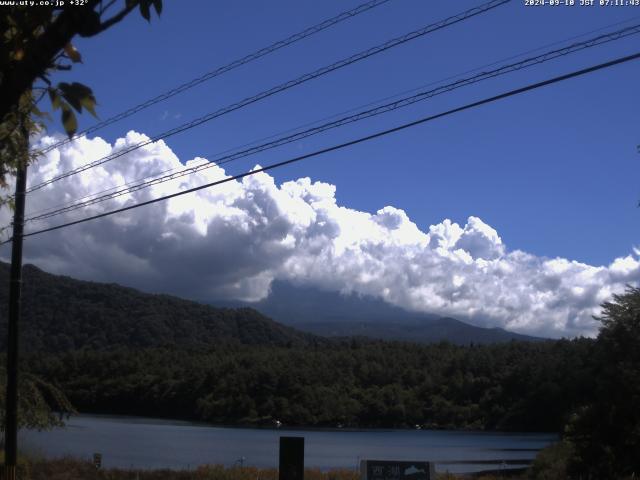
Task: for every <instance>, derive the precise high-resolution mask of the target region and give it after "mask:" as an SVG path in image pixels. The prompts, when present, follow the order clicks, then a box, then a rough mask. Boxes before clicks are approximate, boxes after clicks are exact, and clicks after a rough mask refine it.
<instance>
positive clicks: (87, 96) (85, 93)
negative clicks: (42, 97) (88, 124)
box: [58, 82, 96, 116]
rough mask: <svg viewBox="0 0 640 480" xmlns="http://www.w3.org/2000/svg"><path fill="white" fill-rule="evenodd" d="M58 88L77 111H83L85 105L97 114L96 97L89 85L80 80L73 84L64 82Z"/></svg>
mask: <svg viewBox="0 0 640 480" xmlns="http://www.w3.org/2000/svg"><path fill="white" fill-rule="evenodd" d="M58 89H60V91H61V92H62V96H63V97H64V99H65V100H66V101H67V102H69V104H70V105H71V106H72V107H73V108H74V109H75V110H76V111H78V112H80V113H82V107H83V106H84V107H85V108H86V109H87V110H89V112H91V114H92V115H94V116H95V111H94V106H95V104H96V98H95V97H94V96H93V91H92V90H91V89H90V88H89V87H87V86H86V85H83V84H82V83H78V82H73V83H71V84H68V83H66V82H62V83H60V84H59V85H58Z"/></svg>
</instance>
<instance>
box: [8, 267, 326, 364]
mask: <svg viewBox="0 0 640 480" xmlns="http://www.w3.org/2000/svg"><path fill="white" fill-rule="evenodd" d="M23 278H24V288H23V293H22V321H21V327H20V336H21V344H22V346H23V348H24V349H26V350H27V351H42V352H60V351H67V350H77V349H89V350H104V349H110V348H119V347H132V348H141V347H142V348H146V347H158V346H180V347H199V346H207V345H214V344H229V343H231V344H233V343H236V344H244V345H263V346H292V345H296V346H305V345H310V344H316V343H318V342H324V341H326V340H324V339H322V338H319V337H314V336H313V335H311V334H307V333H303V332H299V331H297V330H295V329H293V328H290V327H286V326H284V325H281V324H279V323H277V322H274V321H273V320H271V319H269V318H267V317H265V316H264V315H262V314H261V313H260V312H258V311H256V310H254V309H251V308H240V309H231V308H215V307H212V306H209V305H203V304H199V303H196V302H192V301H188V300H183V299H180V298H177V297H172V296H169V295H154V294H148V293H143V292H140V291H138V290H135V289H133V288H127V287H123V286H120V285H116V284H104V283H96V282H87V281H82V280H76V279H73V278H70V277H66V276H60V275H52V274H49V273H46V272H44V271H42V270H40V269H39V268H37V267H35V266H33V265H25V266H24V268H23ZM8 294H9V265H7V264H6V263H3V262H0V309H1V310H0V312H2V313H1V314H0V322H1V323H2V324H5V323H6V312H7V302H8ZM5 336H6V328H0V341H1V342H2V348H4V346H5V338H6V337H5Z"/></svg>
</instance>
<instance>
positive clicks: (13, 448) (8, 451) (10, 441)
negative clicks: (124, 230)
mask: <svg viewBox="0 0 640 480" xmlns="http://www.w3.org/2000/svg"><path fill="white" fill-rule="evenodd" d="M22 132H23V135H24V136H25V143H26V148H27V150H28V148H29V144H28V138H29V137H28V133H27V131H26V129H24V127H23V129H22ZM25 156H26V155H25ZM26 186H27V165H26V162H25V163H24V164H22V162H21V164H20V165H18V172H17V174H16V195H15V202H16V203H15V211H14V214H13V244H12V247H11V279H10V282H9V325H8V332H7V401H6V411H5V425H4V465H5V480H15V478H16V463H17V460H18V323H19V319H20V293H21V289H22V234H23V232H24V228H23V227H24V203H25V190H26Z"/></svg>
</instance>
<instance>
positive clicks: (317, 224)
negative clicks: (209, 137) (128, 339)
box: [0, 132, 640, 337]
mask: <svg viewBox="0 0 640 480" xmlns="http://www.w3.org/2000/svg"><path fill="white" fill-rule="evenodd" d="M146 139H147V137H146V136H144V135H142V134H139V133H135V132H129V133H128V134H127V136H126V137H125V138H122V139H119V140H117V141H116V143H115V144H114V145H110V144H109V143H107V142H105V141H104V140H102V139H100V138H94V139H86V138H83V139H79V140H77V141H75V142H73V143H71V144H68V145H65V146H63V147H61V148H60V149H58V150H54V151H52V152H50V153H49V154H47V156H46V158H43V159H41V160H40V161H39V162H38V163H37V165H35V166H34V167H32V168H31V170H30V173H29V177H30V178H29V183H30V184H31V185H35V184H37V183H40V182H41V181H43V180H46V179H48V178H50V177H51V176H53V175H55V174H57V173H61V172H65V171H68V170H70V169H73V168H75V167H78V166H80V165H83V164H85V163H87V162H89V161H92V160H96V159H98V158H101V157H103V156H105V155H107V154H109V153H111V152H113V151H115V150H119V149H122V148H124V147H126V146H127V145H132V144H135V143H138V142H140V141H141V140H146ZM40 141H41V142H42V143H43V144H47V143H49V144H50V143H52V142H54V141H55V139H53V138H49V137H45V138H43V139H41V140H40ZM202 161H203V159H193V160H191V161H188V162H186V165H187V166H192V165H197V164H200V163H201V162H202ZM183 167H184V166H183V165H182V164H181V162H180V160H179V159H178V158H177V157H176V156H175V155H174V154H173V152H172V151H171V149H170V148H169V147H168V146H167V145H166V144H165V143H164V142H162V141H160V142H156V143H153V144H151V145H148V146H146V147H143V148H141V149H139V150H136V151H134V152H131V153H129V154H127V155H125V156H123V157H122V158H119V159H117V160H114V161H111V162H108V163H105V164H103V165H101V166H99V167H96V168H92V169H89V170H87V171H85V172H82V173H80V174H78V175H74V176H73V177H71V178H69V179H65V180H62V181H59V182H55V183H53V184H51V185H48V186H47V187H45V188H43V189H41V190H39V191H37V192H34V193H33V194H30V195H29V197H28V207H27V212H28V213H27V216H29V215H30V213H36V212H38V211H40V210H43V209H47V208H51V207H54V206H56V205H59V204H64V203H66V202H69V201H72V200H74V199H77V198H81V197H84V196H86V195H89V194H91V193H93V192H96V191H100V190H103V189H107V188H110V187H113V186H114V185H118V184H122V183H124V182H127V181H130V180H132V179H138V178H142V177H148V176H151V175H156V174H158V173H159V172H162V171H165V170H168V169H172V168H183ZM223 178H227V176H226V173H225V171H224V170H223V169H222V168H221V167H218V166H213V167H212V168H209V169H206V170H202V171H199V172H198V173H195V174H193V175H189V176H185V177H182V178H179V179H176V180H172V181H170V182H167V183H162V184H158V185H154V186H152V187H150V188H148V189H143V190H139V191H136V192H132V193H129V194H127V195H124V196H121V197H119V198H117V199H114V200H109V201H108V202H103V203H98V204H95V205H92V206H90V207H88V208H86V209H85V210H83V211H80V212H71V213H66V214H63V215H61V216H57V217H53V218H50V219H47V220H44V221H38V222H33V223H29V224H28V227H27V231H29V230H35V229H40V228H45V227H48V226H53V225H56V224H59V223H63V222H65V221H69V220H74V219H77V218H81V217H82V216H84V215H87V214H95V213H101V212H104V211H107V210H111V209H113V208H117V207H121V206H126V205H131V204H135V203H138V202H141V201H145V200H149V199H152V198H155V197H158V196H161V195H164V194H167V193H172V192H174V191H176V190H179V189H186V188H190V187H194V186H197V185H201V184H203V183H207V182H211V181H214V180H220V179H223ZM335 193H336V187H335V186H333V185H329V184H327V183H323V182H314V181H312V180H311V179H309V178H300V179H297V180H295V181H289V182H285V183H283V184H281V185H277V184H276V183H275V182H274V179H273V178H272V177H271V176H269V175H268V174H266V173H258V174H256V175H252V176H248V177H245V178H244V179H242V180H241V181H229V182H227V183H225V184H222V185H220V186H217V187H214V188H209V189H204V190H200V191H198V192H195V193H192V194H188V195H185V196H181V197H176V198H173V199H170V200H168V201H166V202H161V203H156V204H153V205H150V206H147V207H143V208H139V209H134V210H129V211H127V212H124V213H121V214H118V215H114V216H110V217H107V218H103V219H100V220H95V221H91V222H87V223H83V224H80V225H76V226H73V227H69V228H64V229H60V230H57V231H53V232H50V233H45V234H42V235H37V236H33V237H29V238H28V239H26V243H25V260H26V261H29V262H33V263H35V264H36V265H38V266H40V267H41V268H43V269H45V270H48V271H51V272H54V273H61V274H67V275H72V276H75V277H78V278H84V279H91V280H96V281H111V282H118V283H122V284H125V285H130V286H134V287H138V288H141V289H144V290H147V291H157V292H167V293H173V294H176V295H181V296H185V297H189V298H195V299H199V300H206V299H222V298H235V299H243V300H249V301H253V300H259V299H261V298H264V297H265V296H267V295H268V294H269V288H270V285H271V283H272V282H273V281H274V280H276V279H279V280H287V281H291V282H294V283H304V284H309V285H315V286H318V287H322V288H325V289H332V290H336V291H343V292H355V293H359V294H367V295H373V296H377V297H380V298H382V299H384V300H385V301H387V302H389V303H391V304H394V305H397V306H400V307H404V308H406V309H410V310H416V311H425V312H430V313H437V314H441V315H448V316H454V317H459V318H461V319H466V320H470V321H472V322H473V323H475V324H478V325H483V326H491V327H493V326H499V327H503V328H507V329H512V330H514V331H518V332H522V333H530V334H537V335H545V336H554V337H559V336H575V335H583V334H584V335H593V334H594V333H596V331H597V327H598V324H597V322H596V321H594V320H593V318H592V316H593V315H594V314H597V313H598V312H599V305H600V304H601V303H602V302H603V301H606V300H609V299H610V298H611V295H612V294H613V293H616V292H621V291H623V290H624V288H625V285H626V284H637V283H638V281H639V280H640V261H639V259H638V252H637V251H634V252H633V253H631V254H629V255H628V256H627V257H624V258H617V259H615V260H614V261H613V262H612V263H611V264H610V265H608V266H592V265H587V264H584V263H580V262H576V261H571V260H569V259H564V258H555V259H551V258H542V257H537V256H534V255H531V254H528V253H526V252H522V251H519V250H509V249H508V248H507V247H506V246H505V245H504V244H503V243H502V240H501V238H500V236H499V234H498V232H496V230H495V229H493V228H492V227H491V226H489V225H487V224H486V223H484V222H483V221H482V220H481V219H480V218H477V217H474V216H470V217H469V218H468V220H467V222H466V224H465V225H458V224H457V223H454V222H451V221H450V220H448V219H443V220H442V222H441V223H439V224H437V225H431V226H430V227H429V228H428V229H424V230H421V229H420V228H419V227H418V226H417V225H416V224H415V223H413V222H412V221H411V219H410V218H409V217H408V216H407V214H406V213H405V212H404V211H403V210H400V209H398V208H395V207H392V206H387V207H385V208H383V209H381V210H378V211H377V212H375V213H371V212H362V211H357V210H353V209H350V208H348V207H346V206H342V205H338V203H337V202H336V197H335ZM9 217H10V215H9V212H8V211H2V212H0V221H1V222H2V223H3V224H7V223H9V221H10V218H9ZM0 255H2V256H3V257H4V258H5V259H7V258H8V255H9V250H8V248H7V247H4V250H2V251H0Z"/></svg>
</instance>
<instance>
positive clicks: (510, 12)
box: [61, 0, 640, 264]
mask: <svg viewBox="0 0 640 480" xmlns="http://www.w3.org/2000/svg"><path fill="white" fill-rule="evenodd" d="M359 3H360V2H357V1H355V2H354V1H349V2H347V1H335V0H334V1H323V2H317V1H316V2H312V1H308V0H305V1H277V2H268V3H267V2H261V1H253V2H252V1H242V2H208V1H193V0H190V1H189V2H171V1H165V9H164V12H163V14H162V17H161V18H160V19H159V20H158V19H156V18H154V19H153V21H152V22H151V24H147V23H146V22H145V21H144V20H143V19H141V18H140V17H139V15H137V14H135V15H132V16H131V18H129V19H127V20H126V21H124V22H123V23H122V24H120V25H118V26H117V27H115V28H114V29H112V30H111V31H109V32H107V33H105V34H104V35H103V36H101V37H98V38H94V39H90V40H86V41H78V42H77V44H78V48H80V50H81V52H82V54H83V57H84V59H85V63H84V65H81V66H77V67H76V68H74V71H73V72H72V73H71V74H69V75H68V78H73V79H76V80H79V81H82V82H85V83H87V84H88V85H90V86H92V87H93V89H94V91H95V93H96V96H97V97H98V101H99V103H100V107H99V113H100V116H101V117H102V118H106V117H108V116H110V115H112V114H114V113H118V112H119V111H121V110H123V109H125V108H127V107H129V106H131V105H132V104H135V103H136V102H138V101H140V100H144V99H146V98H148V97H150V96H153V95H155V94H157V93H161V92H163V91H165V90H167V89H169V88H171V87H173V86H175V85H177V84H179V83H182V82H184V81H186V80H189V79H191V78H194V77H196V76H198V75H200V74H202V73H204V72H206V71H209V70H211V69H213V68H215V67H217V66H219V65H222V64H225V63H228V62H229V61H232V60H234V59H236V58H238V57H241V56H243V55H245V54H247V53H250V52H252V51H254V50H256V49H258V48H260V47H262V46H265V45H267V44H269V43H271V42H272V41H275V40H278V39H280V38H283V37H286V36H288V35H289V34H291V33H295V32H297V31H299V30H301V29H303V28H305V27H306V26H309V25H312V24H314V23H317V22H318V21H320V20H322V19H324V18H327V17H330V16H332V15H334V14H336V13H339V12H341V11H343V10H345V9H347V8H350V7H352V6H355V5H358V4H359ZM479 3H480V2H473V1H457V2H450V1H428V2H426V1H416V0H392V1H391V2H389V4H386V5H383V6H381V7H378V8H376V9H374V10H372V11H370V12H367V13H365V14H362V15H360V16H359V17H357V18H355V19H353V20H350V21H347V22H344V23H342V24H340V25H338V26H337V27H333V28H331V29H329V30H327V31H325V32H323V33H321V34H319V35H316V36H314V37H312V38H310V39H307V40H304V41H302V42H300V43H298V44H297V45H295V46H293V47H288V48H285V49H283V50H281V51H280V52H277V53H275V54H272V55H270V56H268V57H266V58H264V59H261V60H259V61H257V62H254V63H252V64H249V65H246V66H244V67H241V68H240V69H238V70H236V71H235V72H232V73H231V74H227V75H224V76H222V77H219V78H217V79H214V80H212V81H209V82H206V83H205V84H203V85H201V86H199V87H197V88H195V89H193V90H192V91H190V92H188V93H186V94H182V95H179V96H177V97H174V98H173V99H172V100H171V101H169V102H165V103H162V104H160V105H158V106H157V107H154V108H153V109H150V110H148V111H145V112H144V113H142V114H138V115H136V116H134V117H131V118H130V119H128V120H127V121H125V122H121V123H118V124H116V125H115V126H113V127H112V128H108V129H105V130H104V131H103V133H102V134H101V136H103V137H105V138H107V139H115V138H117V137H118V136H120V135H122V134H123V133H124V132H126V131H127V130H128V129H136V130H138V131H143V132H145V133H147V134H150V135H151V134H155V133H159V132H162V131H164V130H166V129H168V128H171V127H173V126H174V125H176V124H178V123H182V122H184V121H187V120H190V119H191V118H195V117H196V116H199V115H201V114H204V113H207V112H209V111H213V110H215V109H217V108H219V107H221V106H225V105H227V104H229V103H232V102H233V101H236V100H239V99H242V98H245V97H246V96H249V95H252V94H253V93H257V92H259V91H261V90H263V89H266V88H268V87H271V86H273V85H276V84H278V83H281V82H282V81H285V80H288V79H289V78H293V77H295V76H298V75H299V74H302V73H306V72H307V71H311V70H313V69H315V68H317V67H320V66H323V65H325V64H329V63H331V62H333V61H335V60H338V59H341V58H343V57H345V56H347V55H350V54H352V53H356V52H358V51H360V50H362V49H364V48H366V47H368V46H371V45H374V44H377V43H380V42H382V41H384V40H386V39H388V38H391V37H393V36H396V35H399V34H402V33H404V32H407V31H410V30H412V29H416V28H418V27H420V26H423V25H426V24H428V23H431V22H433V21H436V20H439V19H442V18H445V17H447V16H449V15H452V14H455V13H458V12H460V11H462V10H464V9H466V8H469V7H472V6H474V5H478V4H479ZM634 17H637V18H636V21H637V22H640V8H637V7H635V8H634V7H629V6H626V7H599V6H594V7H580V6H573V7H564V6H563V7H548V6H547V7H525V6H524V5H523V2H520V1H514V2H511V3H510V4H507V5H506V6H503V7H500V8H498V9H496V10H494V11H491V12H489V13H486V14H484V15H481V16H478V17H476V18H472V19H470V20H467V21H465V22H462V23H460V24H458V25H455V26H452V27H449V28H447V29H446V30H443V31H440V32H436V33H435V34H431V35H428V36H426V37H423V38H421V39H418V40H416V41H413V42H411V43H410V44H408V45H404V46H400V47H397V48H395V49H393V50H391V51H388V52H385V53H383V54H381V55H378V56H376V57H374V58H371V59H367V60H365V61H363V62H360V63H359V64H357V65H354V66H351V67H347V68H346V69H343V70H342V71H340V72H336V73H334V74H331V75H329V76H327V77H324V78H321V79H317V80H314V81H312V82H309V83H307V84H305V85H302V86H299V87H296V88H295V89H294V90H291V91H289V92H285V93H283V94H280V95H278V96H276V97H273V98H271V99H268V100H266V101H263V102H260V103H259V104H256V105H252V106H249V107H247V108H245V109H243V110H242V111H239V112H235V113H233V114H230V115H227V116H225V117H223V118H220V119H217V120H214V121H212V122H210V123H208V124H206V125H203V126H201V127H198V128H196V129H194V130H191V131H190V132H188V133H184V134H180V135H178V136H176V137H173V138H171V139H170V140H169V141H168V143H169V145H170V146H171V148H172V149H173V150H174V151H175V152H176V153H177V154H178V156H179V157H180V158H183V159H186V158H192V157H194V156H198V155H199V156H205V157H207V156H209V155H210V154H213V153H217V152H219V151H223V150H226V149H227V148H232V147H235V146H237V145H241V144H243V143H246V142H249V141H253V140H256V139H259V138H262V137H264V136H267V135H271V134H273V133H278V132H281V131H283V130H287V129H289V128H292V127H296V126H298V125H301V124H305V123H307V122H310V121H315V120H318V119H321V118H324V117H326V116H329V115H333V114H335V113H339V112H342V111H344V110H348V109H350V108H353V107H357V106H360V105H363V104H366V103H368V102H371V101H374V100H378V99H381V98H384V97H386V96H389V95H394V94H396V93H399V92H402V91H405V90H408V89H412V88H416V87H420V86H422V85H426V84H428V83H431V82H434V81H439V80H442V79H444V78H446V77H449V76H451V75H456V74H459V73H462V72H465V71H466V70H469V69H471V68H475V67H478V66H482V65H485V64H488V63H491V62H494V61H496V60H500V59H503V58H506V57H510V56H512V55H515V54H519V53H523V52H525V51H528V50H531V49H534V48H538V47H541V46H543V45H546V44H549V43H553V42H556V41H560V40H564V39H567V38H570V37H573V36H575V35H580V34H583V33H586V32H589V31H592V30H594V29H599V28H601V27H603V26H606V25H609V24H612V23H616V22H621V21H625V20H629V19H633V18H634ZM632 23H635V22H630V23H629V24H624V25H630V24H632ZM585 38H586V37H585ZM637 45H638V38H637V37H635V36H632V37H631V38H628V39H625V40H621V41H618V42H614V43H612V44H609V45H606V46H603V47H596V48H593V49H590V50H588V51H586V52H582V53H579V54H576V55H573V56H571V57H569V58H563V59H560V60H556V61H553V62H550V63H548V64H545V65H542V66H538V67H534V68H532V69H528V70H526V71H524V72H520V73H518V74H510V75H508V76H505V77H503V78H501V79H497V80H491V81H487V82H484V83H482V84H481V85H477V86H475V87H472V88H465V89H464V90H458V91H456V92H454V93H450V94H446V95H443V96H441V97H439V98H437V99H432V100H429V101H426V102H422V103H420V104H418V105H417V106H414V107H411V108H409V109H406V110H405V111H403V112H401V113H397V114H393V115H388V116H384V117H382V118H380V119H376V120H373V121H367V122H362V123H360V124H358V125H356V126H353V127H350V128H346V129H342V130H341V131H339V132H333V133H330V134H325V135H322V136H320V137H315V138H313V139H309V140H305V141H304V142H303V143H301V144H296V145H295V146H293V147H292V148H285V149H279V150H277V151H272V152H270V153H268V154H264V155H261V156H258V157H252V158H251V159H247V160H245V161H243V162H238V164H237V166H236V167H235V169H237V170H238V171H239V170H240V169H242V167H247V166H252V165H253V164H254V163H256V162H260V163H261V164H267V163H270V162H272V161H276V160H278V159H280V158H286V157H288V156H291V155H294V154H296V153H298V152H306V151H309V150H312V149H315V148H319V147H322V146H324V145H328V144H333V143H337V142H339V141H341V140H344V139H348V138H351V137H354V136H359V135H362V134H365V133H368V132H371V131H373V130H375V129H378V128H383V127H387V126H392V125H395V124H396V123H399V122H401V121H405V120H409V119H413V118H416V117H419V116H423V115H426V114H430V113H436V112H439V111H441V110H444V109H447V108H450V107H453V106H457V105H460V104H463V103H465V102H467V101H470V100H474V99H478V98H482V97H484V96H488V95H491V94H495V93H497V92H500V91H502V90H505V89H508V88H511V87H515V86H520V85H523V84H525V83H528V82H531V81H536V80H540V79H544V78H546V77H549V76H552V75H555V74H559V73H562V72H565V71H569V70H571V69H573V68H578V67H582V66H587V65H590V64H592V63H597V62H600V61H604V60H606V59H609V58H613V57H617V56H622V55H625V54H629V53H632V52H635V51H636V49H637V48H638V47H637ZM639 74H640V63H638V62H636V63H634V64H630V65H625V66H621V67H616V68H614V69H610V70H607V71H605V72H601V73H596V74H593V75H590V76H589V77H585V78H580V79H576V80H572V81H568V82H565V83H563V84H561V85H556V86H552V87H549V88H546V89H544V90H539V91H535V92H532V93H528V94H526V95H523V96H521V97H518V98H514V99H509V100H506V101H503V102H501V103H499V104H493V105H490V106H486V107H482V108H478V109H475V110H473V111H470V112H466V113H462V114H458V115H455V116H453V117H450V118H447V119H443V120H439V121H436V122H433V123H430V124H429V125H424V126H421V127H418V128H415V129H413V130H411V131H409V132H404V133H400V134H397V135H394V136H392V137H388V138H385V139H382V140H377V141H373V142H370V143H369V144H366V145H362V146H358V147H355V148H352V149H349V150H345V151H342V152H338V153H335V154H330V155H327V156H324V157H322V158H319V159H315V160H312V161H309V162H306V163H304V164H300V165H297V166H295V167H288V168H286V169H283V170H281V171H279V172H277V173H275V176H276V178H277V179H278V180H282V181H283V180H286V179H290V178H296V177H298V176H302V175H309V176H311V178H313V179H317V180H323V181H327V182H330V183H333V184H335V185H336V186H337V187H338V199H339V201H340V202H343V203H344V204H347V205H349V206H351V207H352V208H357V209H361V210H366V211H375V210H377V209H379V208H382V207H383V206H385V205H394V206H397V207H398V208H402V209H404V210H405V211H406V212H407V213H408V214H409V216H410V217H411V218H412V219H413V220H414V221H416V222H417V223H418V225H419V226H425V227H426V226H428V225H429V224H431V223H434V222H438V221H440V220H441V219H442V218H445V217H446V218H451V219H452V220H454V221H459V222H464V220H465V219H466V218H467V216H469V215H477V216H479V217H481V218H482V219H483V220H485V221H487V223H489V224H491V225H492V226H493V227H494V228H496V229H497V230H498V231H499V232H500V234H501V236H502V238H503V241H504V242H505V243H506V244H507V245H509V246H510V248H518V249H523V250H526V251H528V252H531V253H535V254H537V255H544V256H549V257H555V256H562V257H567V258H571V259H576V260H579V261H583V262H587V263H591V264H604V263H607V262H610V261H611V260H612V259H613V258H615V257H616V256H621V255H624V254H627V253H628V252H629V251H630V248H631V247H632V246H633V245H635V244H636V242H637V222H638V215H639V213H640V212H639V211H638V209H637V207H636V205H637V203H638V200H639V199H640V186H639V184H638V178H639V176H638V173H639V170H640V168H639V165H640V163H639V162H640V157H639V156H638V154H637V151H636V145H638V144H640V129H639V128H638V127H639V124H640V122H639V120H638V104H637V101H636V99H637V80H638V78H639ZM61 78H67V75H65V76H61ZM165 112H166V113H165ZM81 122H82V125H89V124H90V123H91V119H90V118H88V117H86V118H82V120H81Z"/></svg>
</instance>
